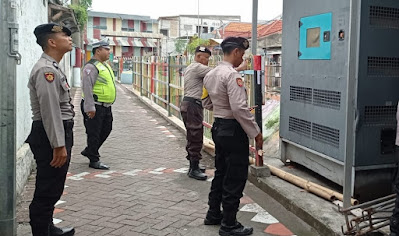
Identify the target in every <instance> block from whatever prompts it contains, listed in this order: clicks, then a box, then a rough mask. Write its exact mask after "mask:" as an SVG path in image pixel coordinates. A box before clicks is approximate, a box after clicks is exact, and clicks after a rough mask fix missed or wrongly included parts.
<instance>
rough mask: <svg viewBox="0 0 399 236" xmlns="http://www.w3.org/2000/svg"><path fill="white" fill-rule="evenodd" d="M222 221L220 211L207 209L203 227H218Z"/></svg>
mask: <svg viewBox="0 0 399 236" xmlns="http://www.w3.org/2000/svg"><path fill="white" fill-rule="evenodd" d="M222 219H223V213H222V212H221V211H220V210H211V209H209V210H208V212H207V213H206V217H205V220H204V225H220V223H221V222H222Z"/></svg>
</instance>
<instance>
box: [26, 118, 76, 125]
mask: <svg viewBox="0 0 399 236" xmlns="http://www.w3.org/2000/svg"><path fill="white" fill-rule="evenodd" d="M62 123H63V125H64V126H65V127H67V126H68V125H71V124H73V123H74V122H73V119H69V120H63V121H62ZM33 125H34V126H36V127H38V126H43V121H42V120H34V121H33Z"/></svg>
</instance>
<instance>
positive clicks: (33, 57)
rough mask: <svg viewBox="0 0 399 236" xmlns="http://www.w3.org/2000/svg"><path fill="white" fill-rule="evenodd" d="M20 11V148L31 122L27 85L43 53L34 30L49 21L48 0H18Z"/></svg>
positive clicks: (18, 68) (18, 90)
mask: <svg viewBox="0 0 399 236" xmlns="http://www.w3.org/2000/svg"><path fill="white" fill-rule="evenodd" d="M17 3H18V4H19V5H18V9H19V11H17V14H18V23H19V31H18V32H19V35H18V39H19V53H20V54H21V56H22V60H21V65H18V66H17V78H16V80H17V122H16V123H17V137H16V146H17V149H19V148H20V147H21V146H22V145H23V143H24V142H25V139H26V138H27V136H28V134H29V132H30V128H31V124H32V119H31V117H32V112H31V108H30V99H29V90H28V87H27V84H28V80H29V75H30V71H31V70H32V67H33V65H34V64H35V63H36V61H37V60H38V59H39V58H40V56H41V54H42V49H41V47H40V46H39V45H38V44H37V43H36V37H35V35H34V34H33V30H34V29H35V27H36V26H38V25H39V24H44V23H47V1H45V3H46V4H45V5H43V1H42V0H40V1H26V0H18V1H17Z"/></svg>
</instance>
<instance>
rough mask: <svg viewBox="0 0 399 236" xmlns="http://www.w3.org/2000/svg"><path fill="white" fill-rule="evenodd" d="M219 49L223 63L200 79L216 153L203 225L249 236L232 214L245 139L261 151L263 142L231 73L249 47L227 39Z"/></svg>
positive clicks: (240, 186) (243, 173)
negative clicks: (253, 142) (210, 111)
mask: <svg viewBox="0 0 399 236" xmlns="http://www.w3.org/2000/svg"><path fill="white" fill-rule="evenodd" d="M221 47H222V50H223V53H224V60H223V61H222V62H220V63H219V65H218V66H217V67H216V68H215V69H213V70H212V71H211V72H209V73H208V74H207V75H206V76H205V78H204V87H205V89H206V90H207V92H208V96H207V97H206V98H204V101H203V104H204V107H205V108H207V109H213V115H214V117H215V122H214V123H213V127H212V139H213V141H214V142H215V153H216V156H215V167H216V171H215V177H214V179H213V180H212V186H211V191H210V193H209V201H208V205H209V210H208V212H207V215H206V218H205V221H204V223H205V224H206V225H217V224H220V223H221V227H220V229H219V235H250V234H252V232H253V229H252V228H250V227H244V226H243V225H241V224H240V223H239V222H237V220H236V214H237V211H238V207H239V204H240V198H241V197H242V196H243V195H242V192H243V190H244V187H245V183H246V181H247V177H248V164H249V162H248V156H249V139H248V137H250V138H255V140H256V146H257V148H262V144H263V139H262V134H261V133H260V129H259V127H258V125H257V124H256V122H255V119H254V117H253V116H252V115H251V113H250V111H249V107H248V104H247V93H246V89H245V87H244V83H243V80H242V78H241V75H240V74H239V73H237V71H236V70H234V67H237V66H239V65H240V64H241V63H242V62H243V59H242V58H243V55H244V53H245V50H246V49H248V47H249V43H248V40H246V39H245V38H242V37H229V38H226V39H225V40H224V41H223V42H222V44H221ZM220 205H222V207H223V213H221V210H220ZM222 214H223V215H222Z"/></svg>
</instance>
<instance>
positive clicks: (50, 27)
mask: <svg viewBox="0 0 399 236" xmlns="http://www.w3.org/2000/svg"><path fill="white" fill-rule="evenodd" d="M61 32H65V33H66V34H67V35H68V36H71V34H72V32H71V30H70V29H68V27H65V26H61V25H59V24H56V23H48V24H42V25H38V26H37V27H36V28H35V30H34V31H33V33H34V34H35V36H36V38H39V37H40V36H43V35H46V34H53V33H61Z"/></svg>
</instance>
